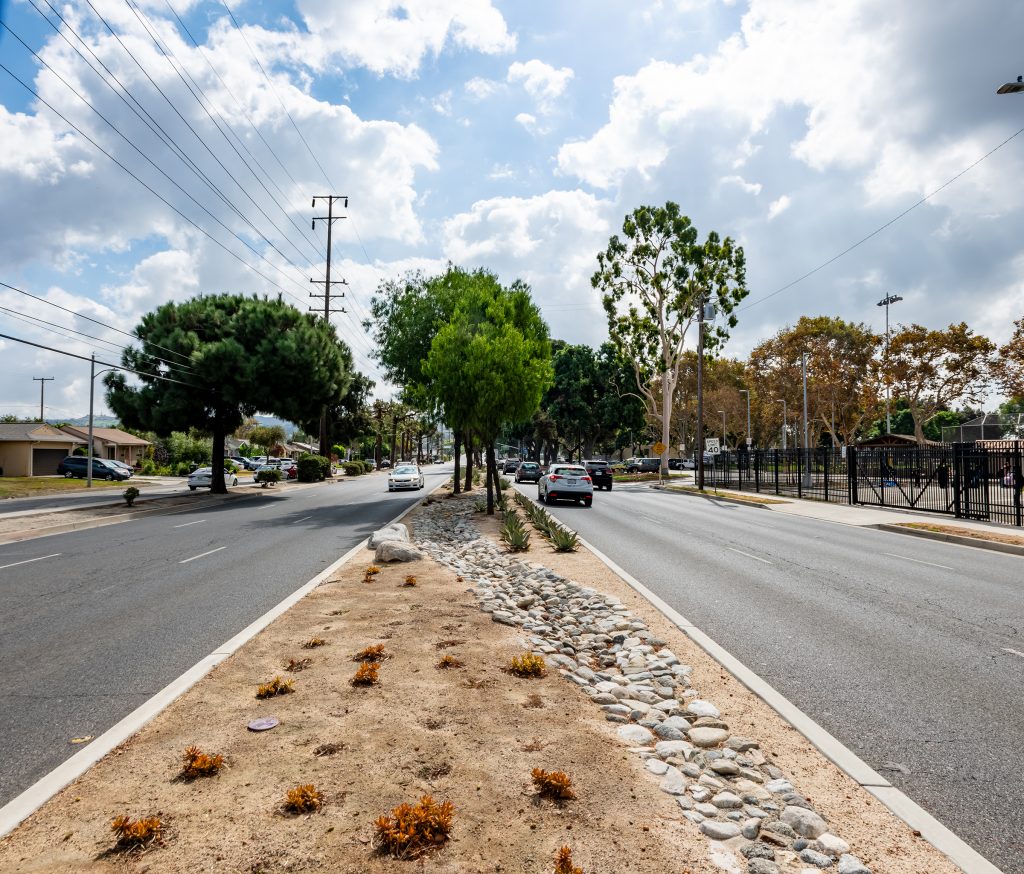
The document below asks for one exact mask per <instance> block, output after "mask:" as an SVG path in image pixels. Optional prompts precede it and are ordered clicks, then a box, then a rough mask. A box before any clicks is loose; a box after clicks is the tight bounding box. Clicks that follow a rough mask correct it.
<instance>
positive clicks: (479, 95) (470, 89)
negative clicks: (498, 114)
mask: <svg viewBox="0 0 1024 874" xmlns="http://www.w3.org/2000/svg"><path fill="white" fill-rule="evenodd" d="M501 87H502V84H501V82H496V81H495V80H494V79H483V78H481V77H480V76H474V77H473V78H472V79H470V80H469V81H468V82H466V84H465V89H466V93H467V94H468V95H469V96H470V97H472V98H473V99H474V100H486V99H487V98H488V97H490V96H491V95H492V94H495V93H496V92H497V91H499V90H500V89H501Z"/></svg>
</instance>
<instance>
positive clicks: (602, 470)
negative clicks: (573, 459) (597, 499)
mask: <svg viewBox="0 0 1024 874" xmlns="http://www.w3.org/2000/svg"><path fill="white" fill-rule="evenodd" d="M583 466H584V467H585V468H586V469H587V473H589V474H590V479H591V481H592V482H593V483H594V488H595V489H608V491H611V490H612V468H611V465H610V464H608V462H607V461H599V460H593V461H584V462H583Z"/></svg>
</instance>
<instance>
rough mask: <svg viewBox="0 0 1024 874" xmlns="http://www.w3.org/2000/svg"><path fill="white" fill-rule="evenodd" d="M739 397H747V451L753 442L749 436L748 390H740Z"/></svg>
mask: <svg viewBox="0 0 1024 874" xmlns="http://www.w3.org/2000/svg"><path fill="white" fill-rule="evenodd" d="M740 394H741V395H746V396H747V435H746V436H747V448H748V449H749V448H750V446H751V444H752V443H753V442H754V441H753V439H752V438H751V436H750V389H746V388H741V389H740Z"/></svg>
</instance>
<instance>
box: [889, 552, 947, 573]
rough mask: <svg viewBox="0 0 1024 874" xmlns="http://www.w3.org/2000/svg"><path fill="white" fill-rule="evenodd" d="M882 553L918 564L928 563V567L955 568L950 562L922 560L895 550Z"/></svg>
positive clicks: (945, 569)
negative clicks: (897, 552)
mask: <svg viewBox="0 0 1024 874" xmlns="http://www.w3.org/2000/svg"><path fill="white" fill-rule="evenodd" d="M882 555H887V556H889V558H902V559H903V560H904V561H916V562H917V563H918V564H926V565H928V567H940V568H942V569H943V570H944V571H951V570H953V568H951V567H950V566H949V565H948V564H935V562H933V561H921V559H919V558H911V557H910V556H909V555H897V554H896V553H895V552H883V553H882Z"/></svg>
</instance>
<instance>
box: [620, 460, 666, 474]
mask: <svg viewBox="0 0 1024 874" xmlns="http://www.w3.org/2000/svg"><path fill="white" fill-rule="evenodd" d="M659 470H661V459H660V458H634V459H632V460H631V461H630V463H629V464H628V465H626V473H657V472H658V471H659Z"/></svg>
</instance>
